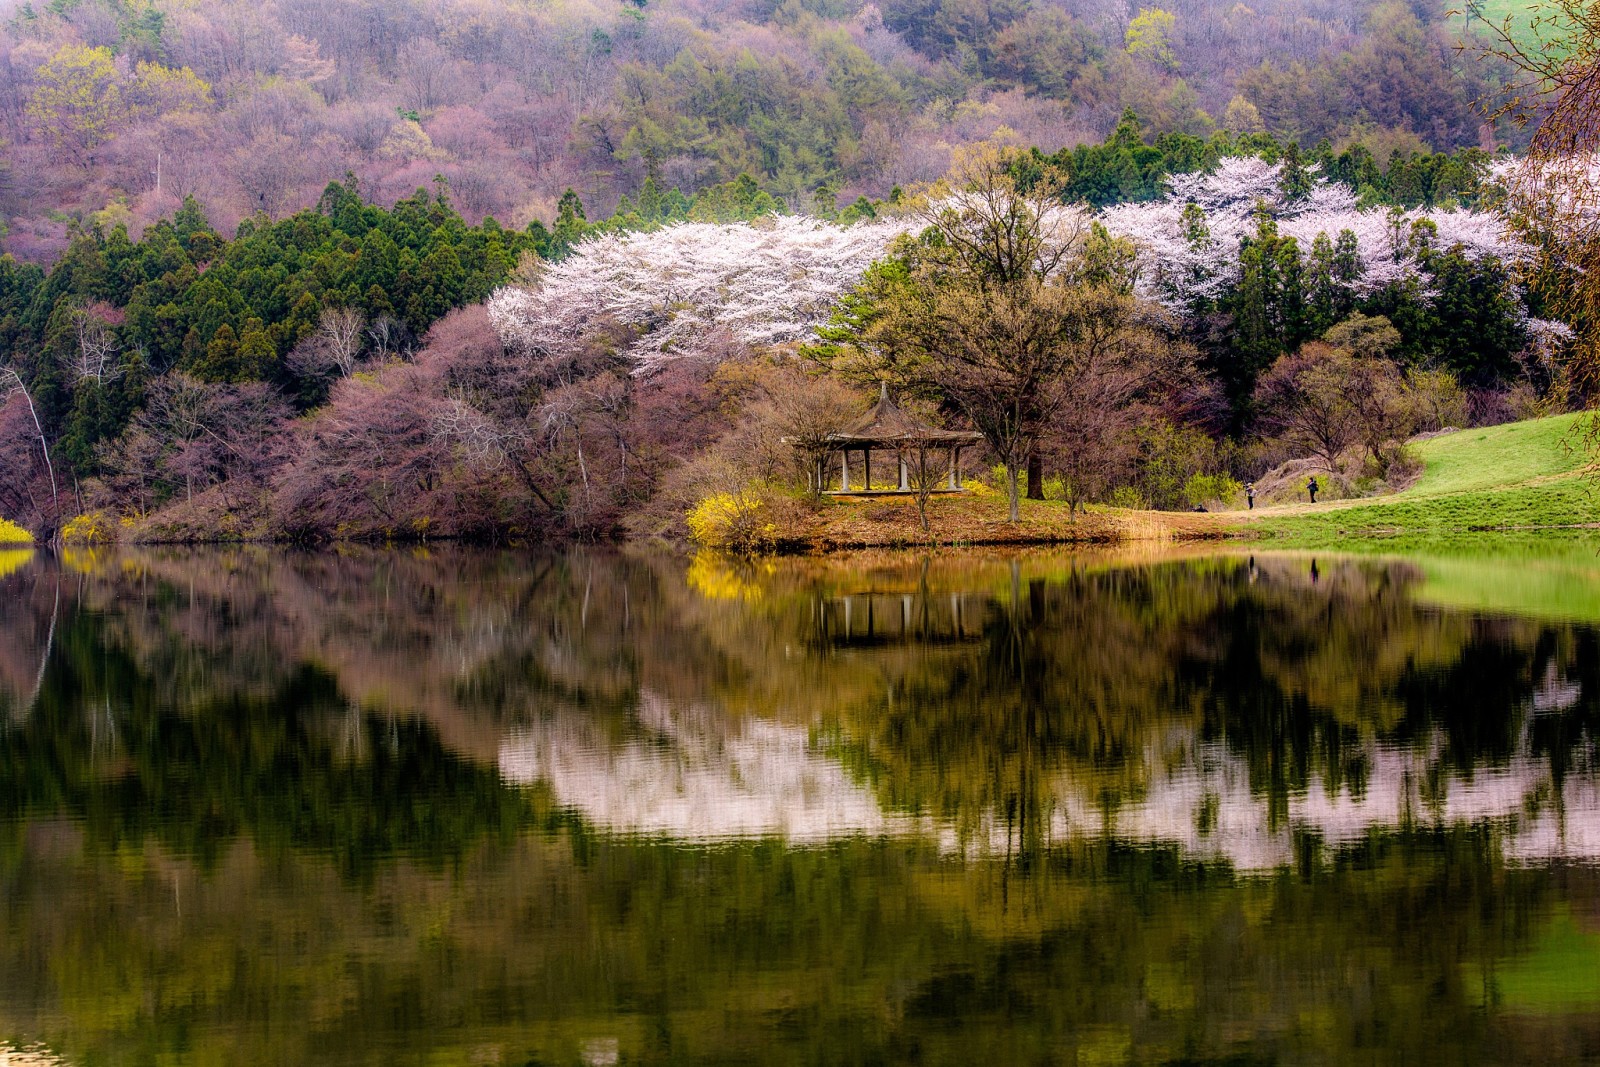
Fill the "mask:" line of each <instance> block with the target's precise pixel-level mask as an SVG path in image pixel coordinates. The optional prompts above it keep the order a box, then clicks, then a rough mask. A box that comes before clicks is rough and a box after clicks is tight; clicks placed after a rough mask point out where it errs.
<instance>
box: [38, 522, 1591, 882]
mask: <svg viewBox="0 0 1600 1067" xmlns="http://www.w3.org/2000/svg"><path fill="white" fill-rule="evenodd" d="M706 565H707V564H706V563H705V561H700V562H697V563H696V566H697V567H700V568H702V570H703V569H704V568H705V566H706ZM41 573H44V572H41ZM701 579H702V581H701V585H702V586H703V585H705V581H704V575H702V576H701ZM1418 580H1419V575H1418V574H1417V572H1416V571H1415V570H1414V569H1412V568H1409V567H1407V566H1405V565H1396V564H1387V563H1357V562H1330V561H1327V560H1324V561H1322V562H1321V564H1320V566H1319V572H1318V577H1317V580H1316V581H1315V582H1313V581H1312V580H1311V577H1310V573H1309V566H1308V561H1307V560H1304V559H1294V558H1285V557H1262V558H1260V559H1256V560H1250V561H1246V560H1244V559H1242V558H1231V557H1230V558H1211V559H1201V560H1198V561H1189V562H1183V563H1173V564H1155V565H1141V566H1134V567H1127V566H1120V565H1117V564H1116V562H1115V561H1114V560H1112V561H1107V560H1103V559H1100V558H1098V557H1093V556H1086V555H1081V554H1080V555H1069V556H1052V555H1024V556H1019V557H1013V558H1010V559H1007V558H1000V557H976V558H971V557H960V556H956V557H946V558H939V557H934V558H929V559H918V558H915V557H907V556H889V555H886V556H881V557H873V558H868V559H867V560H866V561H865V562H864V563H859V564H858V565H853V566H852V565H849V564H844V565H841V564H839V563H837V562H834V561H786V562H783V563H780V564H777V565H773V566H764V567H759V568H753V569H751V571H750V572H749V573H748V574H745V575H742V576H739V581H738V582H737V583H734V584H736V585H737V586H738V588H740V589H745V590H746V591H747V593H748V595H742V596H740V597H734V598H718V597H715V596H708V595H702V593H700V592H697V591H696V588H694V587H691V585H690V584H689V583H686V582H685V581H684V579H683V570H682V564H681V563H680V562H679V561H677V560H674V559H671V558H667V557H650V556H630V555H617V554H610V553H603V552H572V553H568V554H565V555H559V556H544V557H540V556H534V557H530V556H526V555H521V554H515V553H480V552H468V551H451V550H447V551H444V552H441V553H436V554H425V553H407V552H383V551H366V550H356V551H352V552H349V553H344V554H331V553H329V554H296V553H272V552H265V551H260V550H255V549H242V550H238V551H232V552H223V553H215V554H201V555H198V556H197V555H194V554H190V553H139V554H129V555H126V556H123V557H121V558H119V559H114V560H113V559H107V560H104V561H102V564H101V568H100V570H99V571H98V572H96V573H93V574H91V575H88V576H78V575H73V576H72V577H71V580H70V581H69V583H68V585H69V588H70V591H71V594H72V597H73V606H72V608H71V610H70V612H69V613H68V614H69V615H70V622H69V623H68V624H67V629H68V630H69V631H70V633H71V634H72V637H71V641H70V643H68V644H64V645H63V648H62V649H61V650H60V654H59V655H58V656H57V659H56V663H57V667H56V668H54V669H53V672H52V678H53V679H54V685H55V689H56V693H55V696H54V697H53V698H52V699H53V700H54V701H55V707H56V709H57V710H56V712H54V713H53V714H55V715H56V716H57V718H55V719H50V720H49V721H48V722H46V723H44V724H43V725H40V726H39V727H38V730H37V732H36V733H35V734H34V739H35V741H37V742H39V743H44V742H46V741H49V740H50V739H51V738H55V737H61V738H70V737H73V736H75V735H74V734H73V732H72V730H71V729H68V728H67V727H68V720H69V719H70V718H71V716H73V715H78V716H80V717H81V718H82V720H83V726H82V729H81V731H80V732H82V733H84V735H85V736H89V735H92V736H93V738H94V739H95V740H94V741H93V743H92V744H91V745H90V749H91V750H93V751H97V752H99V753H100V755H99V756H97V757H96V758H97V759H98V760H99V761H100V765H101V766H111V765H115V763H116V760H117V759H122V758H125V757H127V752H126V751H125V750H126V738H127V736H128V735H129V732H130V731H133V732H134V733H138V732H140V731H144V733H145V734H146V735H148V734H149V732H150V731H149V724H150V723H151V722H152V721H153V720H156V721H161V722H166V721H167V720H168V719H172V721H175V722H179V723H184V724H186V728H188V729H190V730H191V732H194V731H196V730H198V729H199V728H200V727H201V726H203V728H204V729H205V730H208V731H211V732H212V733H213V734H214V735H215V736H212V737H210V738H208V739H207V740H206V743H207V744H210V745H214V746H216V747H218V748H219V749H222V750H230V749H233V750H243V749H245V748H247V747H248V746H247V744H246V742H245V740H241V738H240V737H239V736H233V735H242V734H244V733H245V732H246V731H248V730H250V729H254V728H255V727H254V725H253V720H255V719H257V718H272V717H273V716H276V715H279V714H280V710H281V709H283V708H285V707H289V708H291V709H294V710H295V711H296V712H297V713H298V712H301V711H304V710H305V709H304V708H302V707H301V703H302V702H303V701H304V700H305V699H306V698H304V697H303V696H301V695H298V694H300V693H301V691H302V689H303V688H304V686H305V685H306V682H305V679H306V678H308V677H312V678H317V679H320V681H319V682H318V683H317V685H318V686H320V687H322V693H321V695H320V696H319V697H318V703H317V711H316V714H315V715H312V716H311V717H310V718H308V719H306V720H305V724H310V725H304V724H303V726H302V728H303V729H305V731H306V737H307V738H308V739H310V740H307V741H306V742H305V744H306V745H307V746H311V745H323V744H326V745H328V746H330V747H332V748H334V749H335V750H336V755H335V756H333V757H329V760H327V761H325V762H329V763H330V765H331V764H332V763H337V762H340V761H344V762H346V763H360V762H361V761H363V760H366V759H369V758H370V752H371V751H372V747H373V744H374V742H373V741H372V740H371V738H369V737H368V734H369V733H372V732H373V731H374V730H377V731H379V732H382V730H384V729H387V730H388V731H389V732H390V733H391V734H393V733H394V731H395V730H397V729H399V728H400V727H402V726H404V727H405V728H406V729H410V728H411V727H410V726H408V725H407V724H408V723H410V722H412V721H413V720H416V719H418V718H420V719H423V720H425V721H426V722H427V723H428V724H429V727H428V732H426V736H427V737H430V738H433V737H436V738H437V741H436V742H435V741H429V742H428V743H429V744H435V743H437V744H439V745H442V746H443V749H444V750H446V751H450V752H453V753H455V754H458V755H461V756H465V757H468V758H471V759H474V760H478V761H480V762H481V763H484V764H488V763H491V762H494V763H497V764H498V766H499V767H500V768H501V769H502V770H506V771H510V770H511V769H512V768H513V767H514V768H515V769H516V774H515V775H514V777H522V778H529V777H531V778H535V779H540V780H544V781H546V784H547V785H548V784H551V781H552V780H553V779H554V778H555V777H556V774H555V771H554V770H553V769H554V768H562V769H563V772H564V775H563V776H562V777H561V786H560V789H559V790H558V798H559V799H561V800H562V801H564V802H565V803H568V804H571V805H573V806H574V807H576V808H577V809H578V810H579V811H580V812H582V813H583V814H584V815H585V816H586V817H588V818H590V819H592V820H594V821H595V823H596V824H598V825H602V826H619V827H621V828H624V829H640V828H641V826H643V827H648V828H649V829H651V830H653V831H659V832H667V833H677V834H679V835H681V836H700V835H712V836H718V835H722V834H726V833H730V832H742V833H760V832H784V830H785V828H786V827H787V828H789V829H793V828H794V827H797V826H801V825H805V826H812V827H815V826H826V827H829V828H831V829H830V830H829V832H838V833H844V832H849V831H852V830H853V831H855V832H868V833H879V832H886V830H885V828H889V827H892V828H896V829H897V830H911V829H916V828H919V827H920V828H926V827H928V826H929V823H930V820H931V823H932V824H933V825H934V826H937V827H939V828H940V832H942V833H954V834H955V836H956V839H957V840H959V841H961V842H964V843H965V844H966V846H967V847H981V848H982V849H984V850H988V849H991V848H992V849H995V850H999V851H1005V852H1010V853H1020V854H1023V855H1031V854H1034V853H1037V852H1038V851H1039V850H1040V849H1041V848H1044V847H1046V846H1047V845H1058V844H1059V843H1060V842H1061V841H1063V840H1064V839H1066V838H1069V837H1073V836H1082V835H1091V836H1092V835H1101V834H1113V835H1120V836H1125V837H1129V838H1132V839H1139V840H1161V841H1169V842H1176V843H1180V844H1182V845H1184V846H1185V847H1187V848H1189V849H1190V850H1192V851H1193V852H1194V853H1195V854H1197V855H1211V856H1218V857H1221V858H1228V859H1231V860H1232V861H1234V862H1235V863H1241V864H1245V865H1256V864H1258V863H1272V864H1275V863H1278V862H1282V861H1284V860H1285V858H1286V857H1288V856H1291V855H1293V852H1294V845H1293V840H1294V837H1295V835H1296V834H1299V835H1301V836H1304V835H1306V834H1312V835H1320V836H1321V837H1323V838H1324V839H1326V840H1329V841H1348V840H1350V839H1352V836H1353V835H1355V834H1356V833H1357V832H1358V831H1360V832H1364V831H1365V829H1366V828H1368V827H1371V826H1379V827H1383V826H1389V827H1393V826H1417V825H1427V824H1430V823H1432V822H1437V821H1439V820H1441V819H1443V820H1447V821H1448V820H1450V819H1454V818H1469V819H1470V818H1483V817H1491V816H1492V817H1497V818H1501V819H1502V820H1505V819H1509V818H1510V817H1511V816H1514V815H1515V816H1519V817H1520V819H1521V822H1520V823H1518V824H1516V827H1514V828H1515V829H1517V830H1518V832H1520V833H1522V834H1523V841H1524V845H1525V846H1526V847H1527V848H1528V850H1529V854H1532V855H1538V854H1545V853H1546V852H1549V851H1550V848H1548V847H1546V846H1545V845H1543V844H1538V843H1539V842H1544V841H1547V839H1549V837H1550V834H1551V833H1552V832H1553V831H1552V830H1551V829H1550V827H1551V826H1555V827H1558V828H1559V830H1560V832H1559V833H1557V837H1558V838H1560V840H1561V841H1562V842H1565V843H1568V844H1570V843H1573V835H1571V834H1570V833H1567V829H1568V826H1567V823H1570V820H1567V819H1565V815H1564V809H1567V808H1573V807H1574V806H1576V808H1577V809H1579V810H1583V811H1587V810H1590V809H1592V807H1593V804H1592V801H1591V800H1590V799H1588V798H1590V796H1591V794H1592V793H1593V792H1594V785H1593V766H1594V762H1593V761H1594V753H1593V744H1594V742H1593V738H1594V737H1595V732H1594V729H1593V725H1594V718H1595V706H1596V700H1597V694H1600V680H1597V679H1596V678H1595V677H1594V674H1595V671H1596V669H1597V668H1596V666H1595V664H1596V662H1597V661H1600V656H1597V655H1595V652H1596V635H1595V631H1594V630H1592V629H1588V628H1584V627H1577V626H1572V625H1566V624H1540V623H1534V622H1529V621H1507V620H1490V619H1484V618H1478V617H1473V616H1470V615H1466V614H1461V613H1449V612H1442V611H1439V610H1436V609H1431V608H1425V607H1419V606H1418V605H1417V604H1416V603H1414V602H1413V600H1412V597H1411V591H1412V589H1413V588H1414V587H1415V586H1416V584H1417V582H1418ZM13 581H15V579H13ZM35 584H36V585H37V584H38V583H37V581H36V582H35ZM723 584H724V585H726V584H727V583H723ZM717 588H721V586H717ZM33 600H34V601H38V603H34V604H33V607H32V608H31V609H29V610H31V611H33V613H34V615H35V616H37V615H39V613H40V610H41V605H42V603H43V602H42V601H40V600H39V597H38V596H35V597H34V598H33ZM38 623H39V620H38V619H35V624H36V625H35V628H37V624H38ZM106 650H110V651H112V652H115V653H116V655H114V656H110V657H108V656H106V655H104V654H103V653H104V652H105V651H106ZM112 662H115V663H118V664H120V665H121V666H120V667H119V668H118V669H119V670H120V671H121V673H120V674H119V675H117V676H115V677H113V676H111V674H110V673H109V671H110V668H109V667H106V666H105V664H108V663H112ZM96 664H100V665H99V666H97V665H96ZM129 694H139V697H138V700H139V703H137V704H134V703H130V701H129ZM647 694H648V696H647ZM229 708H232V709H235V710H234V711H232V712H229V713H227V714H224V713H222V712H219V711H218V710H217V709H229ZM652 708H654V709H657V710H656V711H652V710H651V709H652ZM74 709H75V710H74ZM158 709H171V710H170V711H168V710H161V711H160V712H159V714H158ZM660 709H667V710H666V711H665V712H661V711H660ZM691 713H692V714H691ZM307 714H309V712H307ZM173 715H175V716H176V717H175V718H173ZM162 716H166V718H162ZM369 720H370V722H369ZM196 724H199V725H198V726H197V725H196ZM372 724H378V725H376V726H374V725H372ZM163 729H165V727H163ZM230 731H231V732H232V733H231V734H230ZM758 735H759V736H758ZM157 736H159V737H161V738H163V739H164V740H163V743H166V742H169V741H170V742H171V743H174V744H176V743H177V742H176V741H175V740H173V739H175V738H176V737H177V736H178V735H177V734H176V733H171V732H169V733H166V734H158V735H157ZM412 736H413V737H414V738H420V737H422V736H424V735H423V734H413V735H412ZM508 738H509V740H508ZM184 743H185V744H188V745H191V746H193V745H195V744H198V743H199V742H198V741H194V740H189V741H185V742H184ZM96 745H97V746H99V747H98V748H95V747H94V746H96ZM86 751H88V750H86ZM294 751H295V752H296V755H295V756H294V758H295V759H305V760H306V761H307V762H308V764H315V763H316V761H317V759H318V758H320V757H319V755H318V753H316V752H313V751H310V749H309V748H308V749H306V751H303V752H302V751H299V750H294ZM146 756H147V757H149V760H150V762H149V767H148V768H147V770H148V773H150V774H156V773H158V771H157V764H156V762H155V761H154V756H153V754H152V753H146ZM80 757H82V753H79V754H78V755H76V756H74V757H73V758H80ZM82 758H86V757H82ZM283 758H284V759H287V757H283ZM819 761H822V762H819ZM193 763H194V765H195V766H196V767H200V766H202V765H204V766H210V762H209V760H201V759H198V758H197V759H196V760H194V761H193ZM216 767H217V768H218V769H217V773H221V772H222V769H224V768H226V767H227V764H226V763H225V762H223V763H218V764H216ZM625 767H627V768H631V770H629V771H627V775H632V778H631V779H628V780H625V779H627V775H625V774H624V773H623V769H624V768H625ZM837 767H842V768H843V769H844V771H845V772H846V774H847V775H848V778H838V779H837V781H836V780H835V778H836V777H837V773H838V772H837V771H836V770H835V768H837ZM686 768H690V769H692V770H686ZM98 773H99V772H98V771H92V769H91V771H85V772H84V774H83V776H82V777H84V778H85V780H88V779H91V778H93V777H94V775H95V774H98ZM192 773H204V772H203V771H193V772H192ZM684 774H689V775H690V777H688V778H681V777H679V778H675V776H682V775H684ZM1375 776H1376V777H1378V778H1381V779H1382V780H1381V781H1375ZM675 780H678V781H687V782H691V783H693V787H694V789H695V790H697V791H698V793H697V795H698V796H700V797H701V803H699V805H698V806H696V805H691V804H684V803H679V802H677V801H672V802H669V801H668V799H667V794H666V793H661V794H660V796H661V800H660V802H659V803H650V802H648V796H649V793H648V790H647V789H646V788H645V787H646V785H647V784H648V783H651V782H654V783H655V784H656V785H657V786H659V787H660V788H661V789H665V788H666V787H665V785H662V783H670V782H672V781H675ZM419 781H420V779H419ZM218 788H219V790H222V789H223V786H221V785H219V786H218ZM858 788H865V789H866V790H868V791H870V795H871V796H873V797H875V798H876V800H877V803H878V805H879V806H880V809H881V810H879V811H877V812H872V811H869V810H868V809H867V808H864V807H861V808H860V810H859V811H858V815H857V816H856V817H851V818H846V817H845V816H844V815H843V814H841V813H842V812H844V811H847V810H852V811H853V810H857V807H859V805H857V806H856V807H852V806H851V804H843V803H842V802H841V804H838V805H835V808H836V809H837V810H832V811H829V810H826V808H827V806H826V805H822V806H817V807H808V805H807V804H806V803H797V802H796V801H795V800H794V799H793V798H794V796H795V795H797V794H795V793H794V792H793V791H794V790H801V791H802V793H803V794H805V795H806V796H811V795H816V794H818V793H819V792H827V793H829V794H837V795H838V796H839V797H843V796H845V795H846V794H851V795H853V791H854V790H856V789H858ZM762 789H765V790H766V793H762V792H761V790H762ZM785 791H788V792H785ZM285 792H292V789H291V788H290V787H287V786H286V787H285ZM607 798H610V799H607ZM641 805H642V806H641ZM647 808H648V809H652V811H651V812H646V811H645V809H647ZM790 808H794V809H796V810H797V811H800V812H802V813H806V812H809V813H810V814H809V815H806V817H804V818H802V817H799V816H796V817H795V818H783V817H779V816H773V817H770V818H769V817H761V818H756V817H753V816H751V815H750V814H749V813H750V812H751V811H754V810H764V811H768V812H782V811H785V810H788V809H790ZM1523 808H1527V809H1528V810H1527V811H1525V812H1524V811H1522V809H1523ZM629 811H633V812H635V816H628V815H627V814H626V813H627V812H629ZM669 811H670V812H676V813H678V814H677V815H676V816H674V818H676V819H677V821H676V822H673V821H672V820H670V819H667V818H666V816H665V815H664V814H663V813H664V812H669ZM696 813H698V814H696ZM1541 813H1542V814H1541ZM1546 817H1548V818H1546ZM1541 818H1546V821H1545V822H1541V821H1540V820H1541ZM630 820H631V821H630ZM719 820H720V821H719ZM223 825H226V826H228V827H233V828H236V827H238V826H239V825H242V824H241V822H240V820H239V819H238V818H234V819H233V820H232V821H231V822H225V823H224V824H223ZM741 826H742V827H744V828H745V829H743V830H737V829H736V828H737V827H741ZM761 827H767V828H768V829H767V830H762V829H760V828H761ZM229 832H231V830H230V831H229ZM808 833H809V831H808ZM1563 835H1564V836H1563Z"/></svg>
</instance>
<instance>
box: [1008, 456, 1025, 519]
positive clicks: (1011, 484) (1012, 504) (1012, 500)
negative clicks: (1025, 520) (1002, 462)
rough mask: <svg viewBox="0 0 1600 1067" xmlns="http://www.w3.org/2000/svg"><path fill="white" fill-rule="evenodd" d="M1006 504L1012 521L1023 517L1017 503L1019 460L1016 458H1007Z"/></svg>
mask: <svg viewBox="0 0 1600 1067" xmlns="http://www.w3.org/2000/svg"><path fill="white" fill-rule="evenodd" d="M1006 505H1007V507H1008V508H1009V509H1010V515H1011V521H1012V522H1016V521H1017V520H1018V519H1019V518H1021V517H1022V516H1021V514H1020V512H1021V509H1020V507H1019V506H1018V504H1017V461H1016V460H1014V459H1008V460H1006Z"/></svg>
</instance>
